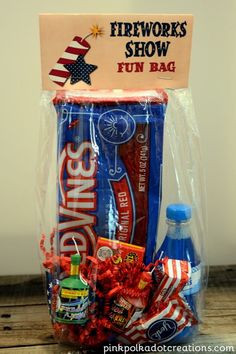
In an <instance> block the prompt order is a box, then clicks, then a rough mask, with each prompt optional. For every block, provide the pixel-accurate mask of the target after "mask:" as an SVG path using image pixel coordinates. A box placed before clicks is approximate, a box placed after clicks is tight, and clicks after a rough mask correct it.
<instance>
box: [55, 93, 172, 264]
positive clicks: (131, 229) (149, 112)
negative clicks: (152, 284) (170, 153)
mask: <svg viewBox="0 0 236 354" xmlns="http://www.w3.org/2000/svg"><path fill="white" fill-rule="evenodd" d="M166 103H167V95H166V93H165V92H164V91H161V90H159V91H150V92H148V91H146V92H136V93H133V92H125V93H123V94H117V93H116V92H107V93H102V94H100V93H98V92H96V93H94V94H91V93H89V94H86V93H79V94H78V93H76V94H75V93H73V92H64V93H60V94H57V96H56V97H55V99H54V105H55V108H56V111H57V115H58V117H57V125H58V132H57V136H58V178H59V183H58V215H59V222H58V244H59V249H58V252H59V254H63V255H65V254H69V253H70V252H71V235H72V233H73V235H74V237H75V239H76V240H77V243H78V247H79V249H80V252H81V254H82V257H83V261H85V257H86V255H88V254H90V255H92V254H93V253H94V251H95V248H96V241H97V236H98V235H99V236H103V237H106V238H108V239H115V240H119V241H122V242H125V243H130V244H134V245H137V246H141V247H144V246H145V248H146V254H145V259H146V262H150V261H151V260H152V259H153V250H154V249H155V237H153V235H155V234H156V232H157V222H158V215H159V210H160V197H161V195H160V191H161V190H160V186H161V168H162V150H163V127H164V115H165V110H166Z"/></svg>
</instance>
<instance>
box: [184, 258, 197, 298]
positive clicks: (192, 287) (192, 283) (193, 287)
mask: <svg viewBox="0 0 236 354" xmlns="http://www.w3.org/2000/svg"><path fill="white" fill-rule="evenodd" d="M201 269H202V265H201V263H199V264H198V265H197V266H195V267H192V269H191V277H190V279H189V281H188V283H187V284H186V285H185V287H184V289H183V291H182V292H183V294H184V295H191V294H195V293H197V292H199V291H200V289H201Z"/></svg>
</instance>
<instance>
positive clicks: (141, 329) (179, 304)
mask: <svg viewBox="0 0 236 354" xmlns="http://www.w3.org/2000/svg"><path fill="white" fill-rule="evenodd" d="M168 319H170V320H173V321H175V323H176V331H175V333H173V337H172V338H174V337H175V336H176V335H177V334H179V333H180V332H182V331H183V329H184V328H185V327H188V326H192V325H195V324H197V320H196V319H195V317H194V315H193V314H192V312H191V311H190V310H189V309H188V305H187V304H186V303H185V302H184V301H183V300H182V299H181V298H176V299H173V300H171V301H170V302H168V303H166V307H165V308H163V309H162V311H161V312H158V311H157V313H153V314H152V315H150V314H149V315H146V316H144V317H143V318H142V319H140V320H138V321H136V322H135V323H133V325H132V327H131V328H129V329H128V331H127V332H126V333H123V334H121V335H120V336H119V340H120V341H121V342H122V343H125V344H143V343H153V342H159V343H164V342H165V340H156V341H154V340H151V339H150V338H148V336H147V332H148V329H149V327H150V326H151V325H152V324H154V323H155V322H156V321H159V320H163V321H164V320H168ZM168 340H170V338H168Z"/></svg>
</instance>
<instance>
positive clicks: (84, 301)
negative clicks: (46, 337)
mask: <svg viewBox="0 0 236 354" xmlns="http://www.w3.org/2000/svg"><path fill="white" fill-rule="evenodd" d="M88 295H89V291H88V289H81V290H78V289H66V288H62V289H61V292H60V296H58V299H57V310H56V318H57V320H58V321H60V322H65V323H68V322H70V321H71V322H72V323H82V322H85V321H86V320H87V317H88V316H87V315H88V305H89V297H88Z"/></svg>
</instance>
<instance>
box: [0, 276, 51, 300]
mask: <svg viewBox="0 0 236 354" xmlns="http://www.w3.org/2000/svg"><path fill="white" fill-rule="evenodd" d="M33 304H37V305H38V304H46V295H45V290H44V286H43V277H42V276H40V275H19V276H9V277H5V276H4V277H0V307H1V306H15V305H33Z"/></svg>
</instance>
